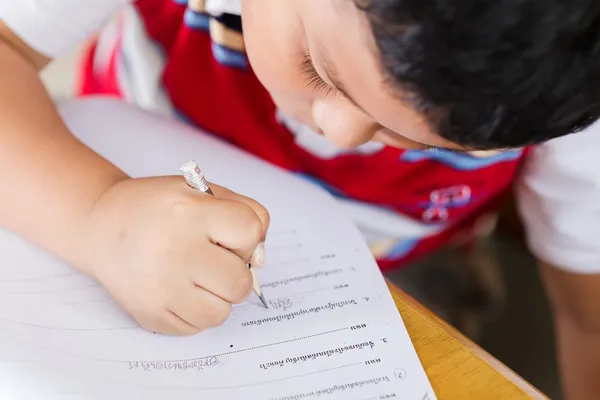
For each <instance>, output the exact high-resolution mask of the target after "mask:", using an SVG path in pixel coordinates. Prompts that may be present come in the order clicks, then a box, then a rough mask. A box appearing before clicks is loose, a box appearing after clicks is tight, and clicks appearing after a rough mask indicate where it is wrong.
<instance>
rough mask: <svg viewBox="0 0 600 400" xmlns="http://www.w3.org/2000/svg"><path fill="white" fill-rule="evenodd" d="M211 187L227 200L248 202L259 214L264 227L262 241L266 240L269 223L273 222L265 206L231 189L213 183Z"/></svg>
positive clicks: (216, 195)
mask: <svg viewBox="0 0 600 400" xmlns="http://www.w3.org/2000/svg"><path fill="white" fill-rule="evenodd" d="M211 189H212V191H213V193H214V194H215V197H217V198H220V199H226V200H235V201H239V202H241V203H244V204H246V205H247V206H248V207H250V208H251V209H252V210H253V211H254V213H255V214H256V215H257V216H258V219H259V220H260V223H261V227H262V235H261V241H264V240H265V239H266V237H267V231H268V230H269V224H270V223H271V217H270V215H269V211H267V209H266V208H265V207H263V206H262V204H260V203H259V202H257V201H256V200H254V199H251V198H250V197H246V196H242V195H240V194H237V193H235V192H232V191H231V190H229V189H226V188H224V187H221V186H218V185H211Z"/></svg>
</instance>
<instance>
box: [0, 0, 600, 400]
mask: <svg viewBox="0 0 600 400" xmlns="http://www.w3.org/2000/svg"><path fill="white" fill-rule="evenodd" d="M126 3H129V2H128V1H127V0H87V1H85V2H82V1H80V0H19V1H14V0H2V2H1V3H0V18H2V20H3V21H4V23H3V25H2V29H1V30H0V32H1V37H2V41H1V46H0V109H1V110H2V112H1V113H0V131H1V132H2V135H1V136H0V174H1V175H0V176H1V177H2V180H3V183H4V185H5V188H6V190H5V191H4V193H3V196H2V197H1V198H0V223H1V224H2V225H3V226H4V227H6V228H8V229H11V230H13V231H15V232H17V233H19V234H21V235H23V236H24V237H26V238H28V239H29V240H31V241H32V242H34V243H36V244H38V245H39V246H41V247H43V248H45V249H47V250H48V251H50V252H52V253H53V254H55V255H57V256H58V257H61V258H63V259H64V260H66V261H68V262H70V263H71V264H73V265H75V266H77V267H78V268H80V269H81V270H82V271H84V272H86V273H88V274H90V275H91V276H93V277H95V278H96V279H98V280H99V281H100V282H101V283H102V284H103V285H104V286H105V287H106V289H107V290H108V291H110V292H111V293H112V295H113V296H114V297H115V299H116V300H117V301H119V303H120V304H121V305H122V306H123V307H124V308H125V309H126V310H127V311H128V312H129V313H131V314H132V315H133V316H134V317H135V318H136V319H137V320H138V321H139V322H140V323H141V324H142V325H143V326H144V327H146V328H148V329H151V330H154V331H160V332H164V333H167V334H193V333H196V332H199V331H201V330H203V329H206V328H209V327H212V326H215V325H218V324H219V323H221V322H222V321H223V320H224V319H225V318H226V317H227V315H228V312H229V309H230V307H231V304H232V303H238V302H240V301H242V300H243V299H245V297H246V296H247V295H248V294H249V292H250V290H251V276H250V274H249V273H248V271H247V268H245V264H246V262H247V261H248V260H249V259H250V258H251V257H254V260H253V261H254V262H255V263H257V264H260V261H261V259H262V258H263V257H262V246H261V245H260V243H261V242H262V241H263V240H264V238H265V236H266V232H267V229H268V224H269V218H268V213H267V212H266V210H264V208H262V206H260V205H259V204H257V203H256V202H254V201H253V200H251V199H248V198H244V197H242V196H239V195H237V194H235V193H232V192H230V191H227V190H226V189H224V188H218V187H216V189H215V192H216V193H215V194H216V198H212V197H207V196H202V195H200V194H198V193H195V192H193V191H191V190H189V189H188V188H187V187H186V185H185V183H184V182H183V181H182V179H181V178H179V177H167V178H163V177H161V178H150V179H130V178H129V177H127V176H125V175H124V174H123V173H122V172H121V171H119V170H117V169H116V168H115V167H114V166H112V165H110V164H109V163H108V162H106V161H105V160H103V159H102V158H100V157H99V156H98V155H96V154H94V153H93V152H92V151H90V150H89V149H87V148H85V147H84V146H83V145H82V144H80V143H79V142H77V140H75V139H74V138H73V137H72V136H71V135H70V133H69V132H68V130H67V129H66V127H65V126H64V125H63V124H62V122H61V121H60V118H59V117H58V116H57V114H56V111H55V109H54V107H53V106H52V103H51V101H50V99H49V98H48V96H47V94H46V93H45V92H44V89H43V87H42V85H41V83H40V82H39V80H38V79H37V78H36V73H37V72H38V71H39V70H40V69H41V68H42V67H43V66H44V65H46V64H47V62H48V61H49V59H50V58H51V57H54V56H57V55H59V54H60V53H62V52H63V51H64V50H65V49H67V48H68V47H69V46H71V45H74V44H75V43H76V42H77V41H80V40H84V39H85V38H86V37H88V36H89V35H90V34H92V33H93V32H95V30H96V29H98V28H100V27H101V25H102V23H103V22H104V21H107V20H108V19H109V17H110V16H111V15H112V13H113V11H115V10H117V9H118V8H120V7H125V6H126ZM239 15H243V20H240V17H239ZM242 22H243V33H244V35H243V39H242ZM132 50H133V51H132ZM246 55H247V57H246ZM599 67H600V6H599V5H598V4H597V3H596V2H594V1H592V0H579V1H574V0H571V1H568V2H562V1H558V0H554V1H548V0H507V1H496V2H494V1H489V0H486V1H483V0H482V1H466V0H464V1H461V0H450V1H446V2H427V1H422V0H414V1H413V0H370V1H365V0H319V1H308V0H287V1H273V0H244V1H243V2H242V3H241V4H240V2H239V1H236V0H229V1H226V0H221V1H219V0H206V1H204V0H190V1H189V2H188V1H182V0H139V1H137V2H136V3H135V4H134V5H130V6H129V8H127V9H126V11H125V12H124V13H123V14H122V16H121V19H119V20H117V22H116V23H115V24H113V25H111V27H110V28H109V29H107V30H106V31H104V33H103V34H102V35H100V38H99V39H98V41H97V42H95V45H94V46H93V48H92V49H91V52H90V55H89V57H88V59H87V62H86V66H85V71H84V80H83V87H82V93H83V94H91V93H96V94H99V93H104V94H114V95H119V96H121V97H123V98H125V99H127V100H129V101H132V102H135V103H137V104H138V105H140V106H142V107H146V108H150V109H155V110H161V111H163V112H166V113H171V114H173V115H180V116H185V118H186V119H187V120H188V121H190V122H191V123H193V124H196V125H198V126H201V127H203V128H204V129H206V130H208V131H211V132H214V133H216V134H218V135H220V136H221V137H223V138H224V139H226V140H229V141H231V142H233V143H235V144H236V145H238V146H240V147H242V148H244V149H246V150H247V151H250V152H252V153H254V154H257V155H259V156H261V157H263V158H265V159H266V160H268V161H270V162H272V163H275V164H278V165H280V166H282V167H285V168H287V169H289V170H291V171H293V172H296V173H300V174H303V175H305V176H307V177H310V178H311V179H314V180H316V181H317V182H319V183H321V184H323V185H325V186H326V187H328V188H330V189H331V190H333V191H335V192H336V193H338V194H339V195H340V197H341V198H342V201H343V204H344V206H345V207H347V208H348V210H349V211H350V212H351V213H352V214H353V215H354V216H355V219H356V221H357V224H358V225H359V226H360V227H361V229H362V230H363V231H364V232H365V236H366V237H367V238H368V240H369V241H370V243H371V244H372V247H373V248H374V251H375V254H376V255H377V256H378V258H379V260H380V263H381V265H382V267H387V266H389V265H391V264H397V263H398V262H400V261H404V262H406V261H407V260H410V259H414V258H415V257H417V256H419V255H421V254H424V253H427V252H430V251H432V250H433V249H435V248H437V247H439V245H440V244H442V243H443V242H445V241H447V240H448V239H449V238H450V237H452V235H453V234H454V233H456V232H458V231H462V230H464V229H465V227H467V226H471V225H473V221H475V220H476V218H477V216H479V215H481V214H482V213H483V212H484V211H485V209H486V207H487V206H488V205H489V204H491V203H492V201H493V200H494V199H496V198H497V197H498V196H500V195H501V194H502V193H503V192H504V191H505V190H506V189H507V188H508V187H509V185H510V183H511V181H512V180H513V178H515V177H517V175H518V178H519V179H518V183H519V195H520V204H521V208H522V210H523V211H524V212H523V216H524V219H525V222H526V224H527V228H528V234H529V241H530V245H531V248H532V250H533V251H534V252H535V253H536V255H537V256H538V257H539V258H540V260H542V261H541V265H542V272H543V275H544V277H545V280H546V283H547V288H548V293H549V295H550V297H551V299H552V300H553V303H554V306H555V316H556V326H557V332H558V339H559V343H560V349H561V351H560V354H561V356H560V358H561V363H562V370H563V376H564V382H565V391H566V394H567V396H568V398H572V399H592V398H595V397H596V393H597V391H598V390H599V389H600V386H599V385H600V379H598V376H599V374H600V275H599V272H600V228H599V227H600V224H599V223H598V221H600V219H599V218H600V202H598V200H597V195H598V194H599V192H600V177H599V176H598V174H597V172H596V171H597V168H598V167H600V157H598V156H597V155H596V154H595V153H596V152H598V151H599V150H600V136H599V132H596V130H597V128H596V127H591V128H589V129H587V130H586V131H584V132H580V133H577V134H574V135H568V134H570V133H573V132H576V131H580V130H583V129H584V128H588V126H590V125H591V124H592V123H593V122H594V121H595V120H596V119H597V117H598V115H599V113H600V92H599V90H598V89H599V88H600V68H599ZM566 135H568V136H566ZM561 136H564V138H560V139H556V140H553V141H551V142H549V143H545V144H542V143H543V142H546V141H548V140H549V139H553V138H558V137H561ZM431 149H433V151H432V150H431ZM521 164H523V165H524V168H523V170H522V171H521V169H520V168H519V166H520V165H521ZM40 181H41V182H47V183H46V184H45V185H44V187H43V188H41V187H40V185H38V184H37V182H40ZM156 193H161V194H162V195H161V196H156V195H155V194H156ZM42 202H43V203H42ZM40 204H43V207H40V206H39V205H40ZM157 244H160V245H159V246H157ZM147 249H151V250H147ZM253 254H254V255H253Z"/></svg>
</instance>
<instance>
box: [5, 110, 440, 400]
mask: <svg viewBox="0 0 600 400" xmlns="http://www.w3.org/2000/svg"><path fill="white" fill-rule="evenodd" d="M62 113H63V116H64V118H65V120H66V121H67V123H68V125H69V126H70V128H71V129H72V130H73V132H74V133H75V134H76V135H77V136H78V137H80V138H81V140H82V141H84V142H85V143H87V144H88V145H89V146H91V147H92V148H93V149H95V150H96V151H97V152H99V153H100V154H102V155H104V156H105V157H107V158H108V159H109V160H111V161H112V162H114V163H115V164H116V165H118V166H119V167H121V168H122V169H124V170H125V171H126V172H127V173H129V174H131V175H132V176H135V177H141V176H152V175H171V174H179V166H180V165H181V164H182V163H183V162H185V161H187V160H189V159H193V160H195V161H197V162H198V164H199V165H200V167H201V168H202V169H203V170H204V171H205V173H206V175H207V177H208V179H209V180H211V181H213V182H215V183H219V184H221V185H224V186H226V187H229V188H231V189H233V190H235V191H238V192H240V193H243V194H245V195H248V196H251V197H253V198H255V199H257V200H258V201H260V202H261V203H262V204H264V205H265V206H266V207H267V208H268V209H269V210H270V212H271V215H272V226H271V229H270V232H269V235H268V239H267V242H266V251H267V266H266V268H264V269H261V270H256V272H257V277H258V279H259V281H260V284H261V286H262V290H263V293H264V295H265V297H266V299H267V300H268V302H269V305H270V308H269V309H268V310H267V309H265V308H263V307H262V306H261V305H260V302H259V300H258V299H257V298H256V296H255V295H254V294H251V295H250V297H249V299H248V301H246V302H245V303H243V304H240V305H236V306H234V308H233V311H232V313H231V316H230V317H229V319H228V320H227V321H226V322H225V324H224V325H222V326H220V327H218V328H215V329H212V330H209V331H206V332H203V333H201V334H199V335H196V336H193V337H187V338H176V337H165V336H162V335H159V334H153V333H151V332H148V331H145V330H143V329H141V328H140V327H139V326H138V325H137V324H136V322H135V321H134V320H133V319H132V318H130V317H129V316H128V315H127V314H126V313H124V312H123V311H122V310H121V309H120V308H119V306H118V305H117V304H116V303H115V302H114V301H113V300H112V299H111V297H110V296H109V295H108V294H107V293H106V292H105V291H104V290H103V289H102V287H101V286H99V284H98V283H97V282H95V281H94V280H92V279H90V278H87V277H86V276H83V275H81V274H80V273H78V272H77V271H75V270H74V269H72V268H71V267H69V266H68V265H66V264H64V263H62V262H60V261H58V260H56V259H54V258H53V257H51V256H49V255H48V254H46V253H44V252H43V251H41V250H38V249H37V248H35V247H33V246H31V245H30V244H27V243H26V242H24V241H23V240H21V239H19V238H18V237H16V236H14V235H12V234H10V233H7V232H0V398H1V399H11V400H12V399H124V398H132V399H138V398H140V399H142V398H143V399H203V400H205V399H208V400H212V399H215V400H221V399H251V400H254V399H258V400H260V399H264V400H296V399H326V400H335V399H345V400H347V399H357V400H379V399H402V400H434V399H435V398H436V397H435V394H434V392H433V390H432V388H431V386H430V384H429V381H428V379H427V377H426V374H425V372H424V370H423V368H422V366H421V364H420V362H419V359H418V357H417V354H416V353H415V350H414V348H413V346H412V343H411V341H410V338H409V336H408V334H407V331H406V329H405V327H404V324H403V322H402V319H401V317H400V315H399V313H398V311H397V309H396V306H395V305H394V302H393V300H392V297H391V295H390V293H389V291H388V289H387V287H386V284H385V281H384V279H383V277H382V275H381V273H380V271H379V269H378V268H377V265H376V263H375V261H374V260H373V257H372V256H371V254H370V252H369V250H368V248H367V246H366V244H365V242H364V241H363V240H362V238H361V236H360V234H359V233H358V231H357V229H356V228H355V226H354V225H353V224H352V222H351V220H350V219H349V218H348V216H346V215H344V214H343V211H341V209H340V208H339V207H338V206H337V203H336V201H335V200H334V199H333V198H331V197H330V196H329V195H328V194H326V193H325V192H324V191H321V189H317V188H316V187H315V186H314V185H313V184H311V183H308V182H306V181H304V180H302V179H300V178H297V177H294V176H292V175H290V174H288V173H286V172H283V171H282V170H279V169H277V168H274V167H273V166H271V165H268V164H266V163H264V162H262V161H259V160H258V159H256V158H254V157H252V156H249V155H246V154H244V153H242V152H240V151H238V150H236V149H234V148H233V147H231V146H230V145H227V144H224V143H223V142H221V141H219V140H217V139H215V138H213V137H211V136H208V135H205V134H202V133H199V132H198V131H197V130H195V129H194V128H192V127H189V126H187V125H183V124H180V123H176V122H173V121H171V120H168V119H166V118H162V117H159V116H156V115H150V114H145V113H144V112H142V111H139V110H136V109H133V108H130V107H129V106H126V105H124V104H123V103H120V102H118V101H116V100H101V99H90V100H85V101H78V102H74V103H70V104H67V105H65V106H63V107H62ZM56 179H60V176H57V177H56ZM39 184H40V185H44V182H40V183H39ZM155 195H156V196H160V195H161V193H156V194H155ZM39 205H40V207H44V199H43V198H40V199H39Z"/></svg>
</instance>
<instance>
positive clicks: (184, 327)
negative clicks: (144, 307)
mask: <svg viewBox="0 0 600 400" xmlns="http://www.w3.org/2000/svg"><path fill="white" fill-rule="evenodd" d="M140 324H141V325H142V327H143V328H144V329H146V330H147V331H150V332H156V333H161V334H163V335H169V336H191V335H195V334H198V333H200V332H202V329H200V328H198V327H196V326H193V325H191V324H189V323H187V322H186V321H184V320H183V319H181V318H180V317H179V316H178V315H177V314H175V313H173V312H172V311H164V313H162V314H161V315H160V317H156V318H152V319H148V320H146V321H140Z"/></svg>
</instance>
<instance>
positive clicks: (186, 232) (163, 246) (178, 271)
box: [81, 177, 269, 335]
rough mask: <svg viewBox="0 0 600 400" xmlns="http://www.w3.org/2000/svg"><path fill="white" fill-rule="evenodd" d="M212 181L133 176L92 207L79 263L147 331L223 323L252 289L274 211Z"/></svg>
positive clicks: (190, 330)
mask: <svg viewBox="0 0 600 400" xmlns="http://www.w3.org/2000/svg"><path fill="white" fill-rule="evenodd" d="M211 188H212V189H213V191H214V193H215V197H212V196H209V195H206V194H204V193H200V192H197V191H194V190H193V189H190V188H189V187H187V185H186V183H185V181H184V179H183V178H181V177H164V178H148V179H128V180H125V181H121V182H119V183H117V184H116V185H114V186H113V187H111V188H110V189H109V190H107V192H106V193H105V194H104V195H103V196H102V197H101V198H100V199H99V201H98V202H97V204H96V205H95V206H94V208H93V210H92V211H91V213H90V220H89V223H88V229H87V232H88V234H87V237H86V238H84V242H85V248H84V253H85V255H84V256H83V260H82V266H81V267H82V268H83V269H84V270H85V271H87V272H89V273H90V274H91V275H92V276H94V277H95V278H96V279H98V280H99V281H100V282H101V283H102V284H103V285H104V286H105V287H106V289H107V290H108V291H109V292H110V293H111V294H112V295H113V296H114V298H115V299H116V300H117V301H118V302H119V303H120V304H121V305H122V306H123V307H124V308H125V310H126V311H128V312H129V313H130V314H131V315H132V316H133V317H134V318H135V319H136V320H137V321H138V322H139V323H140V324H141V325H142V326H143V327H144V328H146V329H148V330H151V331H155V332H160V333H165V334H177V335H185V334H194V333H197V332H200V331H201V330H203V329H206V328H210V327H214V326H217V325H220V324H221V323H223V322H224V321H225V319H226V318H227V316H228V315H229V312H230V310H231V304H232V303H240V302H242V301H243V300H245V299H246V297H247V296H248V295H249V294H250V291H251V288H252V275H251V273H250V271H249V269H248V266H247V263H248V261H249V260H250V258H251V256H252V255H253V253H254V251H255V250H256V249H257V246H259V244H260V243H261V242H262V241H264V238H265V235H266V232H267V228H268V225H269V214H268V212H267V210H265V209H264V208H263V207H262V206H261V205H260V204H258V203H257V202H255V201H254V200H251V199H249V198H247V197H243V196H240V195H237V194H235V193H233V192H231V191H228V190H226V189H223V188H220V187H218V186H214V185H213V186H212V187H211ZM258 258H261V257H258Z"/></svg>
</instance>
